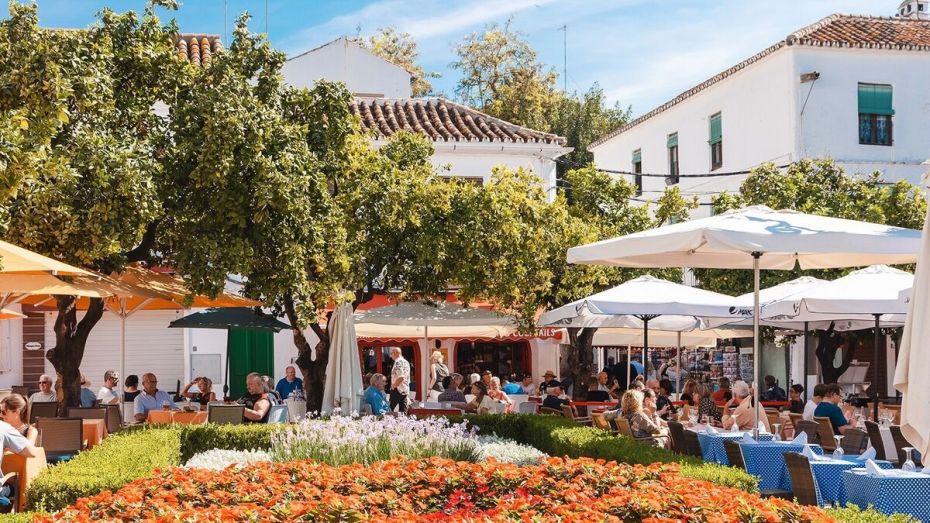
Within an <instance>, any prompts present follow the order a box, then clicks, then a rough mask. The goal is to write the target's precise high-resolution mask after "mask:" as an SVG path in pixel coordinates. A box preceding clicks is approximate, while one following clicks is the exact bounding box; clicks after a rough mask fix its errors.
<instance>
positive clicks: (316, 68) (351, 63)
mask: <svg viewBox="0 0 930 523" xmlns="http://www.w3.org/2000/svg"><path fill="white" fill-rule="evenodd" d="M281 73H282V74H283V75H284V80H285V81H286V82H287V83H289V84H291V85H293V86H295V87H308V88H310V87H313V84H314V83H315V82H316V81H317V80H319V79H321V78H325V79H326V80H329V81H331V82H343V83H344V84H346V87H347V88H348V89H349V91H350V92H352V93H353V94H356V95H360V96H374V97H381V98H410V78H411V75H410V73H409V72H407V71H406V70H405V69H404V68H402V67H400V66H398V65H395V64H393V63H391V62H388V61H387V60H384V59H383V58H380V57H378V56H375V55H373V54H372V53H371V52H369V51H367V50H365V49H362V48H361V47H359V45H358V44H356V43H354V42H351V41H350V40H348V39H346V38H340V39H338V40H335V41H333V42H330V43H328V44H326V45H324V46H322V47H319V48H317V49H314V50H312V51H308V52H306V53H303V54H299V55H297V56H294V57H292V58H290V59H289V60H288V61H287V62H286V63H285V64H284V67H283V68H282V70H281Z"/></svg>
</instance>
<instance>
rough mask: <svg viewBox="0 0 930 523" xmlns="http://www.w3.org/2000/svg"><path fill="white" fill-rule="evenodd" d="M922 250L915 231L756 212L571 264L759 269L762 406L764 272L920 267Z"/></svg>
mask: <svg viewBox="0 0 930 523" xmlns="http://www.w3.org/2000/svg"><path fill="white" fill-rule="evenodd" d="M919 247H920V231H915V230H912V229H904V228H901V227H892V226H888V225H879V224H874V223H866V222H857V221H854V220H845V219H841V218H831V217H826V216H816V215H812V214H805V213H801V212H798V211H791V210H779V211H775V210H772V209H770V208H768V207H765V206H752V207H746V208H744V209H738V210H731V211H727V212H724V213H722V214H718V215H715V216H711V217H708V218H701V219H697V220H691V221H687V222H681V223H676V224H672V225H666V226H663V227H658V228H655V229H651V230H648V231H642V232H638V233H634V234H629V235H626V236H620V237H618V238H612V239H609V240H604V241H600V242H596V243H592V244H588V245H581V246H578V247H573V248H571V249H569V250H568V261H569V262H570V263H581V264H592V265H612V266H619V267H703V268H721V269H752V270H753V294H754V296H753V307H752V317H753V361H754V379H753V381H754V384H755V400H756V404H757V405H758V404H759V397H758V395H759V386H758V384H759V370H760V369H759V308H760V304H759V291H760V286H759V271H760V270H761V269H777V270H791V269H794V268H795V266H797V265H800V267H801V268H802V269H828V268H837V267H856V266H864V265H871V264H876V263H888V264H901V263H913V262H914V261H915V260H916V257H917V256H916V253H917V252H918V250H919ZM756 416H757V417H758V412H756Z"/></svg>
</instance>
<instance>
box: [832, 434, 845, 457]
mask: <svg viewBox="0 0 930 523" xmlns="http://www.w3.org/2000/svg"><path fill="white" fill-rule="evenodd" d="M833 439H835V440H836V450H834V451H833V457H834V458H836V459H843V454H845V452H843V447H842V445H841V444H840V442H841V441H842V440H843V436H841V435H839V434H837V435H835V436H833Z"/></svg>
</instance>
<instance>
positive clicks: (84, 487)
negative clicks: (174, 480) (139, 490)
mask: <svg viewBox="0 0 930 523" xmlns="http://www.w3.org/2000/svg"><path fill="white" fill-rule="evenodd" d="M180 447H181V439H180V437H179V433H178V431H177V430H175V429H165V428H153V429H138V430H127V431H125V432H120V433H119V434H114V435H113V436H110V437H109V438H107V439H105V440H103V442H101V443H100V445H98V446H96V447H94V448H93V449H92V450H89V451H87V452H82V453H80V454H78V456H77V457H75V458H74V459H72V460H70V461H67V462H65V463H62V464H60V465H56V466H53V467H50V468H49V469H48V470H47V471H45V472H43V473H42V474H39V476H38V477H36V479H35V481H33V482H32V484H31V485H30V486H29V490H28V492H26V506H27V508H28V509H29V510H58V509H60V508H61V507H64V506H67V505H69V504H71V503H74V501H75V500H76V499H78V498H81V497H85V496H91V495H93V494H96V493H98V492H101V491H104V490H108V489H110V490H116V489H118V488H120V487H121V486H123V485H125V484H126V483H128V482H130V481H132V480H134V479H137V478H142V477H147V476H150V475H151V474H152V471H153V470H155V469H157V468H165V467H173V466H176V465H180V464H181V460H180Z"/></svg>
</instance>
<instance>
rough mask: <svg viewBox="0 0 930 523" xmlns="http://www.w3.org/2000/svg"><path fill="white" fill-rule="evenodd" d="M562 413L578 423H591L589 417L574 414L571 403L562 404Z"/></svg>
mask: <svg viewBox="0 0 930 523" xmlns="http://www.w3.org/2000/svg"><path fill="white" fill-rule="evenodd" d="M562 415H563V416H565V417H566V418H568V419H570V420H572V421H574V422H575V423H578V424H579V425H590V424H591V418H589V417H587V416H575V411H573V410H572V406H571V405H562Z"/></svg>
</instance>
